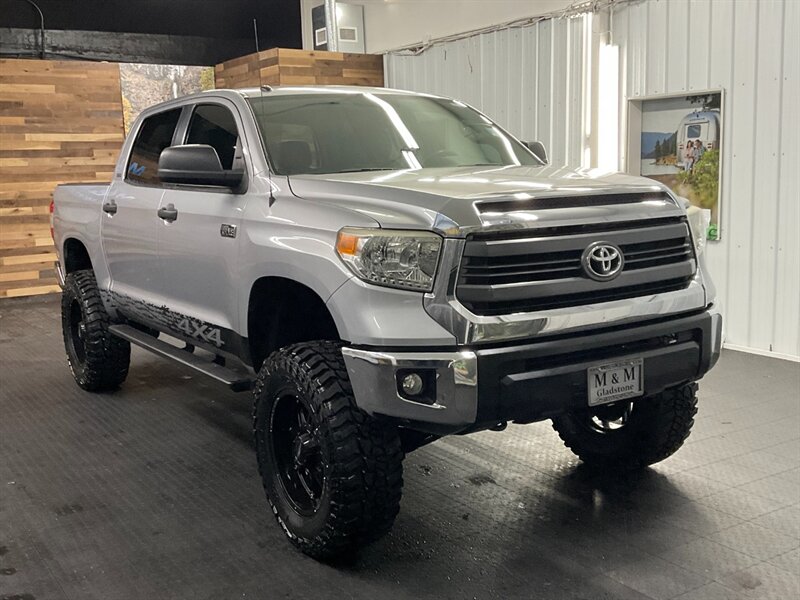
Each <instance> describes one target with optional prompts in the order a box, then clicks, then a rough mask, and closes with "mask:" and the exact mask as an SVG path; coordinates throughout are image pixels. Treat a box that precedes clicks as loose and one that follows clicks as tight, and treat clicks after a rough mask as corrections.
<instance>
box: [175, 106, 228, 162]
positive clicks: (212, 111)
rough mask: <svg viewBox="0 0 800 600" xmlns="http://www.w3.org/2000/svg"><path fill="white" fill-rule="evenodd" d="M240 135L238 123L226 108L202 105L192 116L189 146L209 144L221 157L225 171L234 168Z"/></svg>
mask: <svg viewBox="0 0 800 600" xmlns="http://www.w3.org/2000/svg"><path fill="white" fill-rule="evenodd" d="M238 139H239V133H238V131H237V130H236V121H235V120H234V118H233V115H232V114H231V111H229V110H228V109H227V108H225V107H224V106H220V105H219V104H200V105H199V106H198V107H197V108H196V109H195V110H194V114H192V120H191V121H190V122H189V134H188V135H187V137H186V143H187V144H208V145H209V146H211V147H212V148H214V150H216V151H217V154H218V155H219V161H220V162H221V163H222V168H223V169H226V170H227V169H230V168H231V167H232V166H233V158H234V156H235V155H236V142H237V140H238Z"/></svg>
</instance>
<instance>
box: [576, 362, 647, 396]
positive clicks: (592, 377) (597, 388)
mask: <svg viewBox="0 0 800 600" xmlns="http://www.w3.org/2000/svg"><path fill="white" fill-rule="evenodd" d="M586 395H587V399H588V402H589V406H601V405H603V404H610V403H612V402H619V401H620V400H629V399H631V398H639V397H640V396H643V395H644V359H642V358H629V359H625V360H617V361H614V362H609V363H603V364H600V365H595V366H593V367H589V368H588V369H586Z"/></svg>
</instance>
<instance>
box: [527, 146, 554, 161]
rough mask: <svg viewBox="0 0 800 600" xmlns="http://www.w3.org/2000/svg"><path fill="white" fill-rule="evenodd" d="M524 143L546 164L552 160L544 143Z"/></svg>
mask: <svg viewBox="0 0 800 600" xmlns="http://www.w3.org/2000/svg"><path fill="white" fill-rule="evenodd" d="M522 143H523V144H525V147H526V148H528V150H530V151H531V152H533V155H534V156H535V157H536V158H538V159H539V160H540V161H542V162H543V163H544V164H547V163H548V162H550V161H548V160H547V150H546V149H545V147H544V144H543V143H542V142H522Z"/></svg>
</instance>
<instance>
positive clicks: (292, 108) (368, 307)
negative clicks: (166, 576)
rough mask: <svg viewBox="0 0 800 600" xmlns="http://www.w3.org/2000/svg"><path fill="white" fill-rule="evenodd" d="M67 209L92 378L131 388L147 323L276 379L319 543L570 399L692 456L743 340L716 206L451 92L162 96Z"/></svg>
mask: <svg viewBox="0 0 800 600" xmlns="http://www.w3.org/2000/svg"><path fill="white" fill-rule="evenodd" d="M53 226H54V231H55V233H54V238H55V244H56V248H57V251H58V258H59V260H58V263H57V265H56V267H57V271H58V273H59V278H60V279H61V281H62V283H63V288H64V293H63V299H62V316H63V318H62V322H63V332H64V342H65V346H66V352H67V358H68V363H69V367H70V369H71V371H72V374H73V376H74V378H75V380H76V382H77V383H78V385H79V386H81V387H82V388H84V389H86V390H89V391H101V390H111V389H114V388H117V387H118V386H119V385H120V384H122V382H123V381H124V380H125V377H126V375H127V373H128V366H129V362H130V344H131V343H133V344H137V345H139V346H142V347H144V348H146V349H148V350H150V351H152V352H154V353H156V354H159V355H161V356H163V357H166V358H171V359H173V360H177V361H179V362H181V363H183V364H184V365H186V366H187V367H190V368H192V369H196V370H198V371H201V372H203V373H205V374H207V375H209V376H211V377H214V378H215V379H217V380H219V381H221V382H223V383H225V384H227V385H228V386H230V387H231V388H232V389H234V390H240V391H242V390H252V391H253V394H254V409H253V427H254V436H255V449H256V452H257V455H258V465H259V470H260V473H261V477H262V479H263V483H264V488H265V491H266V496H267V499H268V501H269V503H270V505H271V508H272V511H273V512H274V514H275V516H276V517H277V520H278V522H279V523H280V525H281V527H282V528H283V530H284V531H285V533H286V535H287V536H288V537H289V538H290V539H291V540H292V542H293V543H294V544H295V545H297V546H298V547H299V548H300V549H301V550H302V551H304V552H306V553H307V554H309V555H311V556H314V557H317V558H321V559H326V558H331V557H335V556H340V555H341V554H342V553H347V552H350V551H352V550H354V549H356V548H358V547H359V546H361V545H363V544H365V543H367V542H369V541H371V540H375V539H377V538H379V537H380V536H382V535H384V534H385V533H386V532H387V531H388V530H389V529H390V527H391V526H392V523H393V521H394V519H395V516H396V515H397V512H398V510H399V506H400V495H401V488H402V460H403V457H404V454H405V453H407V452H410V451H412V450H414V449H416V448H419V447H420V446H423V445H424V444H427V443H429V442H432V441H434V440H436V439H437V438H439V437H441V436H444V435H449V434H467V433H471V432H475V431H480V430H486V429H491V430H496V431H500V430H502V429H503V428H505V427H506V425H507V423H508V422H514V423H532V422H535V421H541V420H545V419H552V422H553V426H554V428H555V430H556V431H557V432H558V434H559V435H560V436H561V438H562V439H563V440H564V442H565V443H566V445H567V446H568V447H569V448H570V449H571V450H572V451H573V452H574V453H575V454H576V455H578V456H579V457H580V458H581V460H582V461H583V462H585V463H586V464H587V465H589V466H591V467H594V468H598V469H606V470H609V469H610V470H622V469H632V468H642V467H645V466H647V465H649V464H652V463H654V462H657V461H660V460H662V459H664V458H666V457H668V456H670V455H671V454H672V453H673V452H675V451H676V450H677V449H678V448H679V447H680V446H681V444H682V443H683V441H684V440H685V439H686V437H687V436H688V435H689V431H690V429H691V427H692V423H693V416H694V414H695V412H696V405H697V398H696V392H697V383H696V382H697V381H698V380H699V379H700V378H701V377H702V376H703V375H704V374H705V373H706V372H707V371H708V370H709V369H710V368H711V367H712V366H713V365H714V363H715V362H716V360H717V358H718V356H719V352H720V343H721V342H720V338H721V329H722V321H721V318H720V314H719V312H718V310H717V307H716V305H715V303H714V287H713V285H712V283H711V280H710V279H709V277H708V273H707V272H706V270H705V268H704V261H703V247H704V244H705V237H704V228H703V224H702V219H701V215H699V213H697V212H696V211H689V212H688V213H687V210H686V208H685V206H684V204H683V202H682V201H681V200H680V199H679V198H676V197H674V196H673V195H672V194H671V193H670V192H669V190H667V189H666V188H664V187H663V186H660V185H658V184H657V183H655V182H653V181H651V180H648V179H642V178H638V177H629V176H624V175H619V174H617V175H606V176H601V175H597V174H595V173H592V172H591V171H586V172H581V171H577V172H576V171H572V170H567V169H563V168H555V167H552V166H548V165H547V157H546V155H545V152H544V148H543V146H542V145H541V144H539V143H536V142H533V143H523V142H520V141H518V140H516V139H515V138H514V137H512V136H511V135H509V134H508V133H507V132H505V131H504V130H503V129H502V128H500V127H499V126H498V125H496V124H494V123H493V122H492V121H491V120H490V119H488V118H487V117H485V116H484V115H482V114H481V113H479V112H478V111H476V110H474V109H472V108H470V107H469V106H467V105H465V104H463V103H461V102H459V101H456V100H451V99H448V98H442V97H437V96H431V95H423V94H414V93H408V92H401V91H394V90H386V89H379V88H355V87H303V88H276V89H272V88H270V87H266V86H265V87H263V88H261V89H247V90H216V91H213V92H207V93H203V94H200V95H195V96H189V97H185V98H180V99H178V100H174V101H171V102H167V103H164V104H160V105H158V106H155V107H152V108H150V109H148V110H146V111H145V112H143V113H142V114H141V116H139V118H138V119H137V121H136V123H135V124H134V126H133V128H132V130H131V132H130V135H129V136H128V138H127V140H126V141H125V144H124V146H123V147H122V152H121V154H120V158H119V162H118V163H117V166H116V169H115V171H114V174H113V180H112V181H111V183H110V185H62V186H59V187H58V188H57V189H56V191H55V200H54V207H53Z"/></svg>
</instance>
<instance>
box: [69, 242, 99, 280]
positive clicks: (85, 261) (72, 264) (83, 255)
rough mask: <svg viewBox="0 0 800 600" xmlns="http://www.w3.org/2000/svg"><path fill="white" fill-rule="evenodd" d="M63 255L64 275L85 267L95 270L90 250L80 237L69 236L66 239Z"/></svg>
mask: <svg viewBox="0 0 800 600" xmlns="http://www.w3.org/2000/svg"><path fill="white" fill-rule="evenodd" d="M62 256H63V260H64V275H69V274H70V273H74V272H75V271H81V270H83V269H90V270H94V266H93V265H92V258H91V256H90V255H89V250H88V249H87V248H86V244H84V243H83V242H82V241H81V240H79V239H78V238H75V237H68V238H67V239H65V240H64V244H63V252H62Z"/></svg>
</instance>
